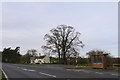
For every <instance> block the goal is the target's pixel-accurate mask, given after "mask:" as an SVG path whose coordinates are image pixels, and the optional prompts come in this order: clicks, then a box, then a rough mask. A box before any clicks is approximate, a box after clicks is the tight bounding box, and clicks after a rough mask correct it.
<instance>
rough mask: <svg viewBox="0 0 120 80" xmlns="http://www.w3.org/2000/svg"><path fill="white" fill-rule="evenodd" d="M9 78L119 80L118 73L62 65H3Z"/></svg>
mask: <svg viewBox="0 0 120 80" xmlns="http://www.w3.org/2000/svg"><path fill="white" fill-rule="evenodd" d="M2 69H3V71H4V72H5V73H6V75H7V77H8V78H46V79H47V78H52V79H54V78H69V79H71V78H77V79H80V78H89V79H90V78H111V79H112V78H116V79H117V78H118V76H119V75H118V73H117V72H98V71H91V70H78V71H71V70H67V69H65V67H64V66H60V65H48V64H46V65H41V66H35V65H34V66H33V65H19V64H5V63H3V64H2ZM69 79H68V80H69Z"/></svg>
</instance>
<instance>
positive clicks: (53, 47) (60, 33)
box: [42, 25, 84, 63]
mask: <svg viewBox="0 0 120 80" xmlns="http://www.w3.org/2000/svg"><path fill="white" fill-rule="evenodd" d="M50 32H51V33H50V34H46V35H45V36H44V39H45V40H46V41H47V44H46V45H45V46H42V48H43V49H44V50H49V52H52V53H55V54H57V55H58V57H59V62H60V59H62V60H63V61H64V63H66V62H67V60H66V58H67V57H70V56H71V55H76V54H78V53H79V49H80V47H83V46H84V44H83V43H82V41H81V40H80V39H79V37H80V33H79V32H75V29H74V28H73V27H72V26H67V25H58V27H57V28H54V29H52V30H50Z"/></svg>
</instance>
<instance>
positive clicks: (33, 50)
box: [27, 49, 37, 56]
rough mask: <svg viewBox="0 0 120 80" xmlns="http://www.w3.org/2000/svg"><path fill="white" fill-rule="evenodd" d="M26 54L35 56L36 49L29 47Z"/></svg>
mask: <svg viewBox="0 0 120 80" xmlns="http://www.w3.org/2000/svg"><path fill="white" fill-rule="evenodd" d="M27 54H30V55H31V56H37V50H36V49H30V50H28V51H27Z"/></svg>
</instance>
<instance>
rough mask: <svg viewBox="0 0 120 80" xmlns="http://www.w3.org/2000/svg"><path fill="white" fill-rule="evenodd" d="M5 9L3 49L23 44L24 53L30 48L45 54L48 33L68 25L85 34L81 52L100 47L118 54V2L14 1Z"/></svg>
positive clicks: (4, 5)
mask: <svg viewBox="0 0 120 80" xmlns="http://www.w3.org/2000/svg"><path fill="white" fill-rule="evenodd" d="M2 9H3V11H2V14H3V15H2V26H3V27H2V33H3V34H2V49H3V48H4V47H12V48H15V47H17V46H20V49H21V54H25V53H26V52H27V50H28V49H36V50H37V51H38V53H42V49H41V46H42V45H44V44H45V41H44V40H43V37H44V35H45V34H47V33H49V30H51V29H52V28H55V27H57V26H58V25H60V24H65V25H70V26H73V27H74V28H75V29H76V31H78V32H80V33H81V37H80V39H81V40H82V41H83V43H84V44H85V47H84V48H83V49H81V51H80V55H82V56H85V55H86V52H88V51H90V50H92V49H100V50H105V51H107V52H109V53H111V55H112V56H114V57H116V56H118V11H117V10H118V5H117V2H116V3H113V2H111V3H108V2H103V3H102V2H101V3H100V2H99V3H96V2H88V3H87V2H77V3H75V2H74V3H73V2H71V3H70V2H63V3H62V2H57V3H56V2H31V3H30V2H11V3H3V4H2Z"/></svg>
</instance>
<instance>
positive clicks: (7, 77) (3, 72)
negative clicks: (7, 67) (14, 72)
mask: <svg viewBox="0 0 120 80" xmlns="http://www.w3.org/2000/svg"><path fill="white" fill-rule="evenodd" d="M1 71H2V72H3V74H4V75H5V77H6V79H7V80H8V76H7V75H6V73H5V71H4V70H3V69H1Z"/></svg>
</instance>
